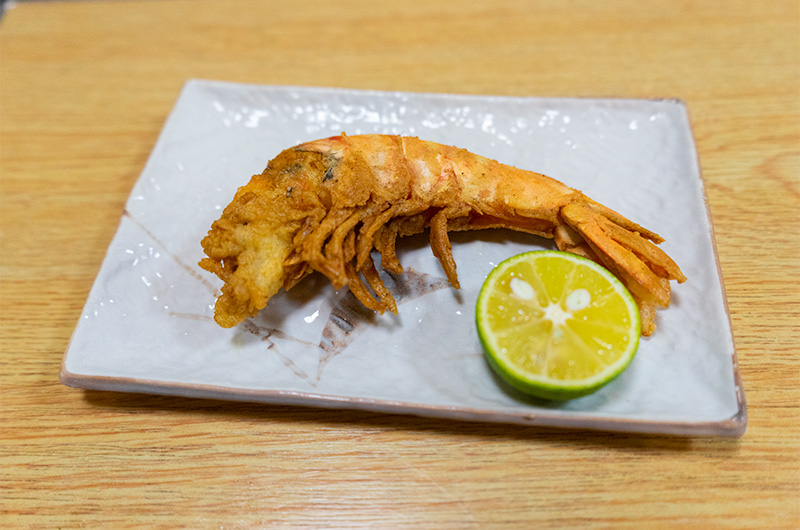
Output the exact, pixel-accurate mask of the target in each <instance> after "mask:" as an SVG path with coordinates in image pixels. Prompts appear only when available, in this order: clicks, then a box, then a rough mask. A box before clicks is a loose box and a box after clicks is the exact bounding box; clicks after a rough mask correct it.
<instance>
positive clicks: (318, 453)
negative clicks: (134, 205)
mask: <svg viewBox="0 0 800 530" xmlns="http://www.w3.org/2000/svg"><path fill="white" fill-rule="evenodd" d="M799 28H800V13H799V11H798V2H797V1H796V0H786V1H770V2H752V1H751V0H736V1H730V2H692V1H681V2H675V1H642V0H632V1H628V2H625V1H615V0H608V1H603V2H595V1H590V0H585V1H584V0H574V1H566V2H565V1H557V0H553V1H539V2H529V1H527V0H525V1H523V0H519V1H509V2H499V1H496V0H485V1H481V0H462V1H458V2H456V1H453V2H447V1H440V0H426V1H414V2H401V1H397V0H392V1H374V0H364V1H359V0H349V1H330V0H325V1H323V0H313V1H307V2H300V1H297V2H294V1H264V2H255V1H253V2H245V1H235V2H216V1H172V0H160V1H135V2H133V1H131V2H129V1H119V2H102V1H91V2H54V3H50V2H36V3H25V2H20V3H17V4H16V5H15V6H13V7H12V8H11V9H9V10H8V11H7V13H6V14H5V16H4V18H3V20H2V22H1V23H0V132H1V135H0V177H1V178H2V188H1V189H0V206H1V212H2V239H1V240H0V244H1V245H2V247H1V249H0V260H1V261H0V275H1V280H2V284H1V286H0V287H1V290H0V296H1V297H2V304H1V305H0V314H1V315H2V320H1V326H0V346H1V347H2V357H1V358H0V381H2V390H1V393H0V441H2V444H1V445H0V447H1V449H0V509H1V510H2V511H1V512H0V526H3V527H6V528H16V527H36V528H39V527H57V528H73V527H90V528H118V527H124V526H129V527H164V528H174V527H181V526H184V527H191V528H246V527H278V528H282V527H286V528H290V527H308V528H320V527H329V526H332V527H367V528H459V529H460V528H496V527H505V526H508V527H518V528H528V527H534V523H535V524H536V525H539V526H552V527H570V526H588V525H597V526H604V527H612V528H614V527H626V526H628V527H636V528H639V527H674V526H680V527H700V526H713V527H747V528H754V527H763V528H797V527H800V506H799V503H800V501H798V498H800V429H799V428H798V426H799V425H800V414H798V410H799V408H798V401H799V400H800V391H798V387H800V377H798V376H799V375H800V372H799V371H798V367H799V366H800V365H799V364H798V356H800V348H799V347H798V346H800V340H799V339H798V336H800V318H799V317H800V281H799V280H798V278H799V277H800V274H798V272H800V265H798V264H800V236H798V231H799V230H800V42H799V39H800V37H799V35H800V29H799ZM188 78H207V79H220V80H227V81H237V82H248V83H259V84H283V85H311V86H333V87H349V88H362V89H385V90H409V91H424V92H452V93H469V94H500V95H515V96H591V97H602V96H620V97H634V98H639V97H641V98H654V97H670V98H671V97H677V98H681V99H683V100H685V101H686V103H687V105H688V107H689V111H690V113H691V117H692V121H693V125H694V131H695V135H696V141H697V146H698V151H699V157H700V163H701V165H702V171H703V175H704V178H705V180H706V185H707V192H708V200H709V203H710V209H711V213H712V216H713V221H714V224H715V230H716V238H717V245H718V250H719V257H720V263H721V268H722V272H723V276H724V279H725V283H726V288H727V295H728V302H729V305H730V310H731V314H732V321H733V329H734V335H735V340H736V344H737V348H738V354H739V364H740V367H741V372H742V379H743V383H744V388H745V391H746V396H747V402H748V407H749V427H748V430H747V432H746V434H745V435H744V436H743V437H742V438H740V439H720V438H702V437H697V438H691V437H689V438H684V437H662V436H652V435H627V434H609V433H599V432H577V431H564V430H555V429H552V430H551V429H538V428H524V427H512V426H502V425H481V424H472V423H461V422H448V421H439V420H431V419H419V418H414V417H404V416H392V415H383V414H372V413H363V412H347V411H336V410H316V409H305V408H296V407H278V406H262V405H253V404H242V403H240V404H236V403H224V402H217V401H211V400H195V399H183V398H171V397H157V396H146V395H126V394H117V393H104V392H96V391H95V392H84V391H80V390H75V389H71V388H67V387H64V386H62V385H61V384H59V382H58V373H59V368H60V363H61V359H62V354H63V352H64V350H65V348H66V345H67V341H68V340H69V337H70V334H71V332H72V330H73V328H74V326H75V324H76V322H77V320H78V317H79V314H80V312H81V309H82V306H83V303H84V301H85V299H86V296H87V294H88V291H89V288H90V287H91V285H92V282H93V280H94V277H95V275H96V273H97V271H98V269H99V266H100V263H101V261H102V259H103V256H104V253H105V250H106V247H107V245H108V243H109V242H110V240H111V237H112V235H113V233H114V231H115V229H116V227H117V222H118V220H119V217H120V213H121V211H122V208H123V204H124V202H125V200H126V198H127V195H128V193H129V192H130V189H131V187H132V185H133V183H134V182H135V180H136V178H137V177H138V175H139V173H140V172H141V171H142V168H143V165H144V163H145V161H146V159H147V157H148V155H149V153H150V150H151V149H152V147H153V145H154V143H155V141H156V138H157V135H158V134H159V131H160V129H161V127H162V125H163V122H164V119H165V118H166V116H167V115H168V113H169V111H170V109H171V106H172V105H173V103H174V101H175V98H176V97H177V95H178V92H179V90H180V88H181V86H182V85H183V83H184V81H185V80H186V79H188Z"/></svg>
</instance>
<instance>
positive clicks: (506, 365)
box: [476, 250, 641, 401]
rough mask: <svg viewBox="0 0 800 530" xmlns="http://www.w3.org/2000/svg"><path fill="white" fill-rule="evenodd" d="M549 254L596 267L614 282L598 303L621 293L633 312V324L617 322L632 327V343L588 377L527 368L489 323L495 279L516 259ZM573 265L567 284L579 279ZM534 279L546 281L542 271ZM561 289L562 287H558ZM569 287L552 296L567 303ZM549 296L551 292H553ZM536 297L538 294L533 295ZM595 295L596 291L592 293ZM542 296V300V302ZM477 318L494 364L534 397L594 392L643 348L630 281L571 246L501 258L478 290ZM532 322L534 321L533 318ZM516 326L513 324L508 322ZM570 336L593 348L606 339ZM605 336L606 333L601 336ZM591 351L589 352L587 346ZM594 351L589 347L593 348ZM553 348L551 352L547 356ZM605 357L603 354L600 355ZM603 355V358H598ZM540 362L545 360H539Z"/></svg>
mask: <svg viewBox="0 0 800 530" xmlns="http://www.w3.org/2000/svg"><path fill="white" fill-rule="evenodd" d="M548 255H557V256H558V257H559V258H561V259H566V260H568V261H571V262H572V263H575V264H576V265H577V264H581V265H582V266H586V267H588V268H589V269H590V270H593V271H595V272H597V273H598V274H599V275H600V276H601V277H602V278H603V279H605V280H606V281H607V282H608V283H609V285H610V286H611V288H610V289H608V291H607V292H605V293H603V294H601V295H600V296H598V297H596V298H595V299H594V302H593V303H597V301H598V300H602V299H607V298H608V297H611V296H613V295H614V294H615V293H616V294H618V295H619V296H620V298H621V299H622V300H623V302H624V305H625V307H626V308H627V312H628V315H629V316H630V319H631V322H630V324H625V323H622V324H620V325H619V326H612V327H613V328H617V330H616V331H624V330H627V331H628V333H627V335H626V336H625V337H623V341H624V342H626V343H627V347H626V348H625V349H624V350H623V351H622V352H621V353H619V354H618V357H617V358H616V360H614V361H613V362H611V363H608V364H606V365H605V368H603V369H601V370H600V371H599V372H598V373H596V374H593V375H591V376H588V377H582V378H580V379H555V378H552V377H549V376H547V375H541V374H537V373H534V372H531V371H526V370H524V369H522V368H520V366H519V365H518V364H516V363H514V362H512V361H511V360H509V355H508V352H504V351H503V347H501V346H500V345H499V344H498V343H497V340H496V339H497V337H498V336H499V335H503V332H502V331H499V330H494V329H489V328H488V324H487V320H488V316H487V315H488V314H489V312H488V311H487V310H486V304H487V302H488V301H489V299H490V297H491V296H492V294H494V293H495V292H496V289H495V284H496V283H497V282H498V281H499V280H500V279H501V277H502V275H503V274H504V273H505V272H507V271H508V270H509V269H510V268H511V267H512V266H513V265H515V264H519V263H520V262H528V261H531V262H535V261H536V260H537V259H538V258H542V257H547V256H548ZM576 268H577V267H575V268H573V269H572V270H571V271H570V272H569V274H568V278H565V280H564V282H563V285H568V282H569V281H572V279H574V274H575V269H576ZM534 278H536V280H535V281H541V280H540V279H539V278H538V275H535V276H534ZM536 287H537V289H538V290H537V293H541V292H542V291H541V289H542V288H546V287H548V286H546V285H544V284H542V285H537V286H536ZM550 287H551V289H549V290H548V293H554V291H553V290H552V286H550ZM556 289H557V288H556ZM564 291H565V289H563V287H562V288H561V292H560V293H558V295H559V296H558V297H552V298H551V299H552V300H553V302H556V301H557V303H558V304H562V305H563V303H564V298H565V297H566V295H565V294H564ZM548 296H550V294H548ZM534 298H536V297H534ZM593 298H594V297H593ZM540 301H541V300H539V302H540ZM576 314H578V315H580V311H578V312H576ZM476 324H477V328H478V336H479V338H480V341H481V344H482V345H483V348H484V352H485V354H486V355H485V357H486V359H487V361H488V363H489V365H490V366H491V367H492V369H493V370H494V371H495V372H496V373H497V374H498V375H499V376H500V377H501V378H502V379H503V380H504V381H506V382H507V383H508V384H509V385H510V386H512V387H513V388H515V389H517V390H518V391H520V392H522V393H524V394H527V395H531V396H534V397H538V398H541V399H547V400H558V401H562V400H568V399H574V398H578V397H582V396H586V395H589V394H592V393H594V392H596V391H597V390H599V389H600V388H602V387H604V386H605V385H607V384H608V383H610V382H611V381H613V380H615V379H616V378H618V377H619V376H620V374H622V373H623V372H624V371H625V370H626V369H627V368H628V366H630V364H631V362H632V361H633V358H634V356H635V353H636V350H637V349H638V345H639V337H640V335H641V325H640V321H639V310H638V307H637V305H636V302H635V301H634V299H633V296H631V294H630V292H629V291H628V290H627V288H625V286H624V285H623V284H622V283H621V282H620V281H619V280H618V279H617V278H616V277H615V276H613V274H611V272H609V271H608V270H607V269H605V268H603V267H602V266H600V265H598V264H597V263H595V262H593V261H591V260H589V259H586V258H583V257H580V256H576V255H574V254H569V253H566V252H561V251H553V250H540V251H532V252H526V253H523V254H519V255H516V256H513V257H511V258H508V259H506V260H504V261H503V262H502V263H500V264H498V265H497V266H496V267H495V268H494V269H493V270H492V271H491V272H490V273H489V275H488V276H487V278H486V280H485V282H484V285H483V287H482V288H481V291H480V293H479V295H478V301H477V304H476ZM531 324H533V323H532V322H531ZM574 325H578V326H591V325H592V324H591V323H590V322H589V323H584V322H577V323H575V324H574ZM514 326H517V331H519V327H522V324H519V325H517V324H515V325H514ZM509 327H512V326H509ZM565 330H566V331H568V332H569V333H574V330H572V329H571V326H569V325H565V326H562V327H561V331H562V332H563V331H565ZM570 340H573V341H575V340H577V342H580V343H582V344H583V345H584V346H581V347H580V349H584V347H585V348H587V349H589V350H592V349H593V348H602V347H603V344H601V343H596V344H587V343H586V341H584V340H581V339H570ZM600 342H602V339H600ZM584 353H586V352H584ZM589 353H590V352H589ZM549 355H550V353H549V352H548V355H547V356H548V357H549ZM600 357H602V356H600ZM599 361H600V359H598V362H599ZM540 364H541V363H540Z"/></svg>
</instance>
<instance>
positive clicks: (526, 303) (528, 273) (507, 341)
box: [475, 250, 641, 400]
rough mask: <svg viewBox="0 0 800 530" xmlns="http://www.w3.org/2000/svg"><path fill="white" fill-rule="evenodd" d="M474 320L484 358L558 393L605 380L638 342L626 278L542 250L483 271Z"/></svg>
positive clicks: (558, 396)
mask: <svg viewBox="0 0 800 530" xmlns="http://www.w3.org/2000/svg"><path fill="white" fill-rule="evenodd" d="M475 320H476V323H477V326H478V336H479V337H480V340H481V343H482V344H483V347H484V350H485V353H486V358H487V360H488V362H489V364H490V365H491V366H492V368H493V369H494V370H495V372H497V374H498V375H499V376H500V377H501V378H502V379H504V380H505V381H506V382H507V383H508V384H510V385H511V386H512V387H514V388H516V389H517V390H519V391H521V392H523V393H525V394H529V395H532V396H535V397H539V398H543V399H550V400H565V399H572V398H576V397H580V396H585V395H587V394H591V393H592V392H594V391H596V390H598V389H599V388H601V387H603V386H605V385H606V384H608V383H609V382H611V381H612V380H613V379H615V378H616V377H617V376H619V374H621V373H622V372H623V371H624V370H625V368H627V367H628V365H629V364H630V363H631V361H632V360H633V357H634V355H635V354H636V349H637V348H638V347H639V335H640V333H641V330H640V321H639V309H638V308H637V306H636V302H635V301H634V300H633V297H632V296H631V294H630V293H629V292H628V290H627V289H626V288H625V286H624V285H623V284H622V283H621V282H620V281H619V280H618V279H617V278H616V277H615V276H614V275H613V274H611V272H609V271H608V270H607V269H605V268H603V267H602V266H600V265H598V264H597V263H595V262H593V261H591V260H588V259H586V258H582V257H580V256H576V255H574V254H570V253H567V252H560V251H553V250H541V251H534V252H526V253H524V254H519V255H517V256H514V257H512V258H509V259H507V260H505V261H503V262H502V263H500V264H499V265H498V266H497V267H495V268H494V270H492V272H490V273H489V276H487V278H486V281H485V282H484V284H483V287H481V291H480V294H479V295H478V302H477V307H476V315H475Z"/></svg>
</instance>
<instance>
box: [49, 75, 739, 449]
mask: <svg viewBox="0 0 800 530" xmlns="http://www.w3.org/2000/svg"><path fill="white" fill-rule="evenodd" d="M342 132H346V133H347V134H351V135H353V134H365V133H391V134H403V135H410V136H419V137H420V138H423V139H426V140H432V141H436V142H440V143H444V144H450V145H456V146H459V147H463V148H466V149H469V150H470V151H473V152H475V153H477V154H480V155H483V156H487V157H490V158H493V159H496V160H499V161H500V162H503V163H506V164H510V165H514V166H517V167H520V168H524V169H530V170H533V171H536V172H539V173H544V174H546V175H549V176H551V177H553V178H556V179H558V180H560V181H562V182H564V183H565V184H567V185H569V186H571V187H573V188H577V189H580V190H582V191H583V192H584V193H585V194H586V195H588V196H589V197H591V198H593V199H595V200H597V201H599V202H601V203H603V204H605V205H607V206H609V207H611V208H613V209H615V210H617V211H619V212H620V213H622V214H623V215H625V216H626V217H628V218H629V219H631V220H633V221H635V222H637V223H639V224H641V225H643V226H645V227H647V228H649V229H651V230H654V231H656V232H658V233H659V234H660V235H662V236H663V237H664V238H665V239H666V242H665V243H663V244H662V248H663V249H664V250H665V251H666V252H667V253H668V254H670V256H672V258H673V259H674V260H675V261H676V262H677V263H678V265H679V266H680V267H681V269H682V270H683V272H684V274H685V275H686V276H687V278H688V281H687V282H686V283H684V284H681V285H677V284H675V283H674V282H673V302H672V305H671V307H670V308H669V309H667V310H661V311H659V312H658V317H657V320H656V323H657V325H658V329H657V331H656V332H655V334H653V335H652V336H651V337H649V338H643V340H642V341H641V345H640V348H639V351H638V353H637V355H636V358H635V359H634V361H633V363H632V364H631V366H630V367H629V368H628V370H627V371H626V372H625V373H624V374H623V375H622V376H621V377H620V378H619V379H617V380H616V381H614V382H613V383H611V384H610V385H608V386H607V387H605V388H603V389H601V390H600V391H598V392H597V393H595V394H593V395H591V396H587V397H584V398H580V399H576V400H573V401H569V402H565V403H548V402H541V401H532V400H530V399H526V398H524V397H522V396H520V395H518V394H516V393H514V392H513V391H512V390H509V389H508V388H506V387H505V386H504V385H503V384H502V383H501V382H499V381H498V380H497V379H496V378H495V377H494V375H493V374H492V372H491V369H490V368H489V366H488V365H487V364H486V361H485V360H484V357H483V354H482V351H481V346H480V343H479V340H478V337H477V333H476V331H475V324H474V305H475V300H476V298H477V295H478V291H479V289H480V286H481V284H482V282H483V280H484V278H485V277H486V275H487V274H488V273H489V271H490V270H491V269H492V268H493V267H494V266H495V265H496V264H498V263H499V262H500V261H502V260H503V259H505V258H507V257H510V256H512V255H515V254H519V253H521V252H525V251H528V250H536V249H552V248H555V247H554V245H553V243H552V242H551V241H549V240H545V239H541V238H537V237H534V236H529V235H523V234H519V233H514V232H510V231H505V230H495V231H481V232H472V233H456V234H452V242H453V247H454V248H453V254H454V257H455V259H456V262H457V263H458V273H459V278H460V281H461V286H462V288H461V289H460V290H454V289H453V288H451V287H450V286H449V284H448V283H447V281H446V279H445V278H444V273H443V271H442V270H441V268H440V266H439V264H438V262H437V261H436V259H435V258H434V256H433V255H432V253H431V251H430V248H429V247H428V246H427V240H426V237H422V236H419V237H412V238H407V239H404V240H401V241H400V242H399V244H398V254H399V256H400V260H401V262H402V263H403V265H404V267H405V268H406V274H405V275H403V276H401V277H390V276H388V275H387V276H386V281H387V284H388V285H390V287H391V288H392V289H393V290H394V292H395V293H396V294H395V296H396V298H397V299H398V302H399V314H398V315H393V314H385V315H373V314H371V313H369V312H367V311H365V310H363V308H362V307H361V306H360V305H359V304H358V303H355V302H354V299H353V298H352V295H350V294H349V292H348V291H347V290H346V289H344V290H342V291H338V292H337V291H336V290H334V289H333V288H332V286H331V285H330V284H329V283H328V282H327V279H325V278H324V277H322V276H321V275H312V276H310V277H308V278H307V279H306V280H304V281H303V282H302V283H301V284H300V285H298V286H297V287H295V289H293V290H292V291H290V292H289V293H285V292H281V293H280V294H279V295H277V296H276V297H274V298H273V299H272V300H270V302H269V304H268V306H267V308H266V309H265V310H263V311H262V312H261V313H260V314H259V315H258V316H256V317H254V318H252V319H250V320H248V321H246V322H244V323H242V324H241V325H239V326H238V327H236V328H233V329H223V328H221V327H219V326H218V325H216V324H215V323H214V322H213V318H212V316H213V304H214V301H215V298H216V295H217V294H218V292H219V288H220V286H221V282H219V281H218V280H217V279H216V277H214V276H212V275H210V274H208V273H206V272H204V271H202V270H201V269H199V268H198V267H197V265H196V264H197V262H198V261H199V260H200V259H201V258H202V257H203V254H202V250H201V248H200V240H201V239H202V238H203V237H204V236H205V234H206V232H207V231H208V229H209V227H210V225H211V223H212V221H214V220H215V219H216V218H218V217H219V215H220V213H221V210H222V209H223V208H224V207H225V206H226V205H227V204H228V203H229V202H230V200H231V198H232V197H233V194H234V192H235V191H236V189H237V188H238V187H239V186H242V185H244V184H246V183H247V181H248V180H249V179H250V176H251V175H253V174H256V173H260V172H261V171H262V170H263V169H264V167H265V166H266V164H267V162H268V161H269V160H270V159H271V158H273V157H274V156H275V155H277V154H278V153H279V152H280V151H282V150H283V149H285V148H287V147H291V146H293V145H296V144H298V143H301V142H304V141H309V140H313V139H317V138H324V137H327V136H332V135H337V134H340V133H342ZM61 380H62V382H63V383H64V384H66V385H69V386H74V387H79V388H86V389H99V390H114V391H122V392H148V393H157V394H167V395H181V396H196V397H209V398H221V399H228V400H246V401H255V402H263V403H270V404H300V405H309V406H318V407H335V408H358V409H367V410H373V411H383V412H392V413H407V414H416V415H422V416H434V417H442V418H453V419H464V420H472V421H490V422H507V423H521V424H531V425H549V426H560V427H575V428H590V429H605V430H615V431H634V432H652V433H671V434H706V435H725V436H738V435H741V434H742V433H743V432H744V430H745V428H746V407H745V399H744V391H743V389H742V386H741V380H740V376H739V371H738V366H737V362H736V353H735V349H734V344H733V338H732V334H731V327H730V320H729V316H728V312H727V305H726V301H725V294H724V288H723V285H722V280H721V275H720V273H719V267H718V262H717V257H716V251H715V247H714V238H713V231H712V227H711V223H710V219H709V215H708V210H707V205H706V201H705V193H704V190H703V183H702V179H701V176H700V172H699V168H698V161H697V154H696V151H695V146H694V142H693V138H692V132H691V127H690V122H689V118H688V113H687V110H686V108H685V106H684V105H683V104H682V103H681V102H680V101H676V100H622V99H619V100H615V99H538V98H506V97H487V96H458V95H446V94H413V93H395V92H370V91H354V90H340V89H326V88H303V87H270V86H252V85H238V84H230V83H221V82H212V81H202V80H193V81H190V82H188V83H187V84H186V86H185V87H184V89H183V91H182V92H181V94H180V96H179V98H178V100H177V102H176V104H175V107H174V109H173V111H172V113H171V114H170V116H169V118H168V120H167V122H166V124H165V125H164V128H163V130H162V133H161V135H160V137H159V139H158V142H157V144H156V145H155V147H154V149H153V152H152V154H151V156H150V158H149V160H148V162H147V164H146V166H145V168H144V170H143V172H142V174H141V176H140V178H139V179H138V181H137V182H136V184H135V186H134V188H133V190H132V192H131V195H130V197H129V199H128V201H127V204H126V208H125V211H124V212H123V214H122V218H121V221H120V225H119V228H118V230H117V233H116V235H115V237H114V238H113V240H112V242H111V244H110V246H109V249H108V253H107V255H106V257H105V260H104V261H103V264H102V267H101V270H100V272H99V274H98V276H97V279H96V281H95V283H94V286H93V287H92V289H91V292H90V294H89V297H88V299H87V301H86V305H85V308H84V310H83V313H82V315H81V317H80V320H79V322H78V324H77V326H76V328H75V331H74V334H73V337H72V340H71V341H70V344H69V347H68V349H67V352H66V354H65V356H64V361H63V367H62V371H61Z"/></svg>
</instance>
